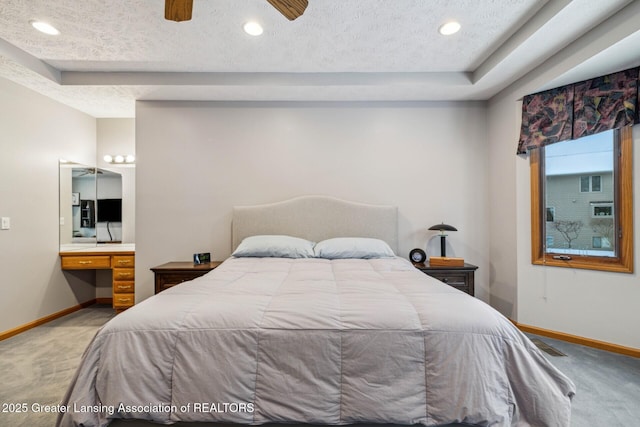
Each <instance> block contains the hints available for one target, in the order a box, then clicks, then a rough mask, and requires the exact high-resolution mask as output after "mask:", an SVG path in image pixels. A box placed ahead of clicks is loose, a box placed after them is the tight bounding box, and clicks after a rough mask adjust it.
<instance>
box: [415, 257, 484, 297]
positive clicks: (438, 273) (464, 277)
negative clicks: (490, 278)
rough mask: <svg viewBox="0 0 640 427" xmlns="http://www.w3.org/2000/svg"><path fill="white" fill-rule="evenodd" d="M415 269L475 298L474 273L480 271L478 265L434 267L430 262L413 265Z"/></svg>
mask: <svg viewBox="0 0 640 427" xmlns="http://www.w3.org/2000/svg"><path fill="white" fill-rule="evenodd" d="M413 266H414V267H415V268H417V269H418V270H420V271H422V272H423V273H425V274H428V275H429V276H431V277H435V278H436V279H438V280H440V281H441V282H444V283H446V284H447V285H449V286H453V287H454V288H456V289H459V290H461V291H462V292H466V293H468V294H469V295H471V296H474V293H475V289H474V278H473V276H474V273H475V271H476V270H477V269H478V266H477V265H473V264H467V263H466V262H465V263H464V266H461V267H451V266H446V267H432V266H430V265H429V261H427V262H425V263H422V264H415V263H414V264H413Z"/></svg>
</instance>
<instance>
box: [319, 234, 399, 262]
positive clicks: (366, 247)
mask: <svg viewBox="0 0 640 427" xmlns="http://www.w3.org/2000/svg"><path fill="white" fill-rule="evenodd" d="M313 251H314V252H315V254H316V257H318V258H327V259H342V258H363V259H371V258H387V257H394V256H395V254H394V253H393V250H391V248H390V247H389V245H388V244H387V243H386V242H384V241H382V240H380V239H371V238H368V237H336V238H335V239H328V240H323V241H322V242H320V243H318V244H316V246H315V247H314V248H313Z"/></svg>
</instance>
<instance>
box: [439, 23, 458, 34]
mask: <svg viewBox="0 0 640 427" xmlns="http://www.w3.org/2000/svg"><path fill="white" fill-rule="evenodd" d="M460 28H461V26H460V23H459V22H456V21H451V22H447V23H446V24H442V25H441V26H440V28H438V31H439V32H440V34H442V35H443V36H450V35H451V34H455V33H457V32H458V31H460Z"/></svg>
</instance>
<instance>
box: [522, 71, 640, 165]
mask: <svg viewBox="0 0 640 427" xmlns="http://www.w3.org/2000/svg"><path fill="white" fill-rule="evenodd" d="M639 69H640V68H638V67H636V68H632V69H629V70H625V71H620V72H618V73H613V74H609V75H606V76H602V77H597V78H595V79H590V80H585V81H583V82H580V83H574V84H570V85H567V86H562V87H559V88H555V89H551V90H547V91H544V92H539V93H536V94H533V95H527V96H525V97H524V99H523V100H522V128H521V131H520V141H519V142H518V154H523V153H526V152H527V150H530V149H533V148H538V147H543V146H545V145H549V144H553V143H555V142H560V141H566V140H568V139H577V138H580V137H583V136H587V135H592V134H594V133H598V132H604V131H607V130H610V129H616V128H620V127H623V126H627V125H630V124H634V123H638V107H637V105H638V86H639V85H638V70H639Z"/></svg>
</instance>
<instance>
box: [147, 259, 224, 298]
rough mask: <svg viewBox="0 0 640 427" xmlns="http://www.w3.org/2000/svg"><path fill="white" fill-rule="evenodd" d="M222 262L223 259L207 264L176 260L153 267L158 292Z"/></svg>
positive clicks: (199, 274)
mask: <svg viewBox="0 0 640 427" xmlns="http://www.w3.org/2000/svg"><path fill="white" fill-rule="evenodd" d="M220 264H222V261H211V262H209V263H207V264H194V263H192V262H186V261H185V262H182V261H178V262H176V261H174V262H168V263H166V264H162V265H158V266H157V267H153V268H152V269H151V271H153V273H154V275H155V283H156V294H157V293H158V292H162V291H164V290H165V289H169V288H170V287H172V286H175V285H178V284H180V283H182V282H186V281H187V280H192V279H195V278H196V277H200V276H202V275H204V274H206V273H208V272H210V271H211V270H213V269H214V268H216V267H217V266H219V265H220Z"/></svg>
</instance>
